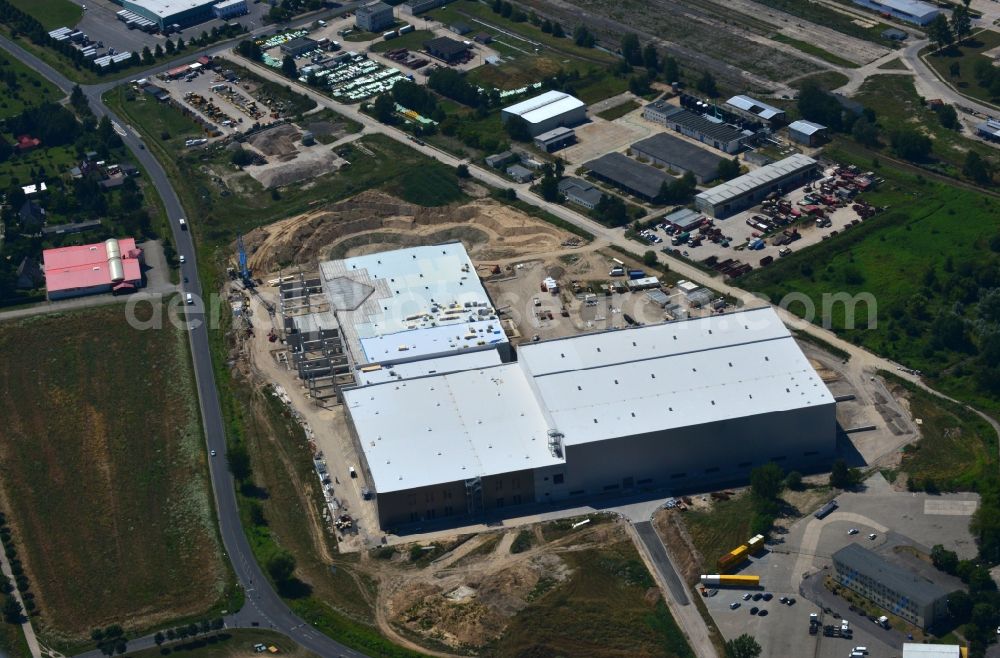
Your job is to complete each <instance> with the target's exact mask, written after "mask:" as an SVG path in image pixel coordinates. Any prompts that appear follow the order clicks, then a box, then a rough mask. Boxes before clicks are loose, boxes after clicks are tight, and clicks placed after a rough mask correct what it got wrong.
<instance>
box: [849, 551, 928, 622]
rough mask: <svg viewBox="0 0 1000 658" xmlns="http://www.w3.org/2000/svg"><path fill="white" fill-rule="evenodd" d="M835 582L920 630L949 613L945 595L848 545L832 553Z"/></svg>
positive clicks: (883, 559) (871, 554)
mask: <svg viewBox="0 0 1000 658" xmlns="http://www.w3.org/2000/svg"><path fill="white" fill-rule="evenodd" d="M833 568H834V572H835V577H836V579H837V582H839V583H840V584H841V585H843V586H844V587H847V588H850V589H852V590H854V591H855V592H857V593H859V594H861V595H862V596H864V597H865V598H867V599H870V600H871V601H872V602H874V603H875V604H876V605H877V606H879V607H880V608H883V609H885V610H888V611H889V612H891V613H892V614H894V615H896V616H898V617H902V618H903V619H905V620H906V621H908V622H910V623H912V624H916V625H917V626H919V627H921V628H927V627H929V626H933V625H934V623H935V622H937V621H939V620H941V619H942V618H944V617H945V616H946V615H947V614H948V592H947V591H946V590H945V589H944V588H942V587H940V586H939V585H936V584H934V583H932V582H930V581H928V580H927V579H925V578H924V577H922V576H920V575H919V574H917V573H914V572H912V571H909V570H908V569H904V568H903V567H901V566H898V565H896V564H893V563H891V562H888V561H887V560H886V559H885V558H883V557H881V556H879V555H878V554H876V553H874V552H872V551H870V550H868V549H867V548H864V547H862V546H858V545H857V544H849V545H847V546H845V547H844V548H842V549H840V550H839V551H837V552H836V553H834V554H833Z"/></svg>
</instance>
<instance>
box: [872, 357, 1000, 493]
mask: <svg viewBox="0 0 1000 658" xmlns="http://www.w3.org/2000/svg"><path fill="white" fill-rule="evenodd" d="M880 374H881V376H882V377H883V378H884V379H886V381H887V382H888V383H889V385H890V389H891V390H892V391H893V393H894V394H896V395H901V396H903V397H905V398H906V399H907V400H908V402H909V407H910V414H911V415H912V416H913V417H914V418H919V419H920V421H921V424H920V440H919V441H916V442H915V443H911V444H910V445H908V446H906V447H904V448H903V460H902V463H901V464H900V466H899V470H901V471H904V472H905V473H907V474H908V475H909V486H910V488H911V489H918V490H919V489H925V490H926V489H929V491H930V492H931V493H933V492H934V491H936V490H941V491H956V490H963V491H968V490H973V491H974V490H976V488H977V483H978V482H982V481H983V480H985V479H986V477H987V476H988V475H989V474H991V473H995V472H996V469H997V455H996V452H997V433H996V431H995V430H994V429H993V428H992V427H991V426H990V425H989V423H987V422H986V421H985V420H983V419H982V418H981V417H980V416H979V415H977V414H974V413H972V412H970V411H969V410H968V409H966V408H964V407H962V406H960V405H957V404H955V403H954V402H950V401H948V400H944V399H942V398H939V397H938V396H936V395H932V394H931V393H928V392H927V391H925V390H923V389H921V388H918V387H917V386H914V385H913V384H912V383H910V382H908V381H906V380H904V379H901V378H900V377H897V376H896V375H894V374H892V373H888V372H882V373H880Z"/></svg>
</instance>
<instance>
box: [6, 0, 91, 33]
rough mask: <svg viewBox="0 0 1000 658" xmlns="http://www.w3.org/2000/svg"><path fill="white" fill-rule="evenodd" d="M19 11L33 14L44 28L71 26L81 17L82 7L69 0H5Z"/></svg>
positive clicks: (52, 28)
mask: <svg viewBox="0 0 1000 658" xmlns="http://www.w3.org/2000/svg"><path fill="white" fill-rule="evenodd" d="M7 1H8V2H10V4H12V5H14V6H15V7H17V8H18V9H20V10H21V11H23V12H24V13H26V14H29V15H31V16H34V17H35V19H36V20H38V22H39V23H41V24H42V27H44V28H45V29H46V30H54V29H56V28H57V27H73V26H74V25H76V24H77V23H79V22H80V19H81V18H83V9H82V8H81V7H80V5H78V4H76V3H73V2H70V0H7Z"/></svg>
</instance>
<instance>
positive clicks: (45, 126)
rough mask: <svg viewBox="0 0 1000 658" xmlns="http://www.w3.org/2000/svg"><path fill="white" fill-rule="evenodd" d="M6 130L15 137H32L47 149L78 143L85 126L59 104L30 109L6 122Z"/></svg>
mask: <svg viewBox="0 0 1000 658" xmlns="http://www.w3.org/2000/svg"><path fill="white" fill-rule="evenodd" d="M6 129H7V131H8V132H10V133H12V134H14V135H31V136H33V137H37V138H38V139H40V140H42V144H43V145H44V146H46V147H52V146H65V145H66V144H72V143H73V142H75V141H76V139H77V137H79V136H80V134H81V133H82V131H83V126H82V125H81V124H80V122H79V121H77V120H76V116H75V115H74V114H73V112H71V111H70V110H68V109H66V108H65V107H63V106H62V105H59V104H57V103H43V104H41V105H38V106H36V107H29V108H26V109H25V110H24V111H22V112H21V113H20V114H18V115H16V116H13V117H10V118H8V119H7V121H6Z"/></svg>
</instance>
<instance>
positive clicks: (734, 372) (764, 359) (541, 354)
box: [518, 307, 833, 446]
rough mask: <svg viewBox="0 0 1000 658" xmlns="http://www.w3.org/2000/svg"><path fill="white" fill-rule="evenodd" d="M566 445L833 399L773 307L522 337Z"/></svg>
mask: <svg viewBox="0 0 1000 658" xmlns="http://www.w3.org/2000/svg"><path fill="white" fill-rule="evenodd" d="M518 358H519V360H520V363H521V364H522V365H523V366H524V367H525V369H526V370H527V372H528V373H529V375H531V376H532V377H533V378H534V382H535V385H536V387H537V389H538V391H539V394H540V396H541V404H542V406H543V407H544V408H545V409H546V411H547V413H548V414H549V416H550V418H551V420H552V422H554V423H555V427H554V428H552V429H557V430H558V431H559V432H560V433H561V434H563V435H564V437H565V438H564V439H563V442H564V443H565V444H566V445H567V446H572V445H574V444H581V443H587V442H591V441H603V440H606V439H611V438H616V437H621V436H633V435H638V434H645V433H649V432H656V431H661V430H668V429H673V428H678V427H686V426H691V425H700V424H704V423H711V422H715V421H720V420H727V419H734V418H743V417H747V416H754V415H757V414H765V413H771V412H776V411H787V410H791V409H797V408H801V407H808V406H813V405H821V404H827V403H832V402H833V398H832V397H831V395H830V392H829V391H828V390H827V388H826V386H825V385H824V384H823V382H822V381H821V380H820V378H819V376H818V375H817V374H816V371H815V370H814V369H813V367H812V366H811V365H810V364H809V362H808V361H807V360H806V358H805V356H804V355H803V354H802V351H801V350H800V349H799V347H798V345H797V344H796V343H795V341H794V339H793V338H792V337H791V334H789V332H788V329H786V328H785V326H784V324H782V322H781V320H780V319H779V318H778V316H777V315H776V314H775V313H774V311H773V310H772V309H771V308H769V307H768V308H761V309H756V310H752V311H744V312H742V313H731V314H728V315H717V316H710V317H706V318H699V319H694V320H686V321H680V322H671V323H668V324H661V325H653V326H646V327H642V328H639V329H631V330H626V331H610V332H604V333H599V334H591V335H587V336H580V337H576V338H567V339H561V340H555V341H549V342H545V343H535V344H531V345H524V346H522V347H521V348H520V351H519V357H518Z"/></svg>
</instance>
